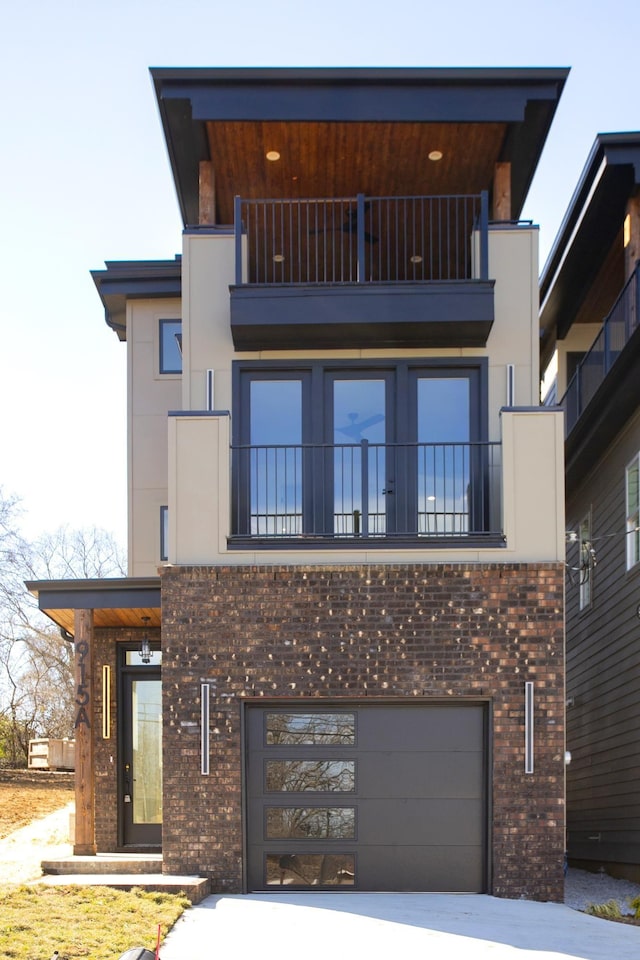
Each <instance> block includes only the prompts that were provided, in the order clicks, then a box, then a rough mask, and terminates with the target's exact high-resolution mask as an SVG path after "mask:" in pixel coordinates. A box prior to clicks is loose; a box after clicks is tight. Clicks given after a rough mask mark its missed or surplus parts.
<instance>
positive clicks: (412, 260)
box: [409, 253, 422, 263]
mask: <svg viewBox="0 0 640 960" xmlns="http://www.w3.org/2000/svg"><path fill="white" fill-rule="evenodd" d="M409 262H410V263H422V257H421V256H420V254H419V253H414V255H413V256H412V257H409Z"/></svg>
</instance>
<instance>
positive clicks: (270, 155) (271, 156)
mask: <svg viewBox="0 0 640 960" xmlns="http://www.w3.org/2000/svg"><path fill="white" fill-rule="evenodd" d="M279 159H280V154H279V153H278V151H277V150H267V160H273V161H275V160H279Z"/></svg>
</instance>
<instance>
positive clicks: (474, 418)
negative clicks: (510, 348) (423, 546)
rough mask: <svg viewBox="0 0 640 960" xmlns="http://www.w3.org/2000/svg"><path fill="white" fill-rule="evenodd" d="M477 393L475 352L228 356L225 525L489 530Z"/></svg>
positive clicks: (334, 532)
mask: <svg viewBox="0 0 640 960" xmlns="http://www.w3.org/2000/svg"><path fill="white" fill-rule="evenodd" d="M486 394H487V387H486V361H484V360H482V361H477V360H473V361H465V360H456V361H455V363H454V362H452V361H446V360H435V361H433V362H429V364H426V363H425V362H424V361H412V360H395V361H394V360H389V361H380V362H377V363H376V362H372V363H364V362H363V363H361V364H346V363H339V362H338V363H336V362H334V363H322V362H312V361H309V362H308V363H302V364H298V363H295V362H291V363H286V362H283V363H282V364H280V365H278V366H277V367H275V366H273V367H272V366H270V365H268V364H266V363H261V362H254V363H243V362H241V361H238V362H236V364H234V411H236V415H235V416H234V421H233V423H234V442H233V446H234V489H233V497H234V506H233V509H234V533H235V534H240V535H248V536H251V537H276V536H277V537H300V536H309V535H316V536H332V537H358V536H387V535H398V534H399V535H405V534H411V535H424V536H426V535H433V534H437V535H446V536H456V535H462V534H468V533H469V532H470V531H471V530H472V529H473V528H474V527H475V529H478V530H484V529H486V527H485V526H478V524H479V523H481V524H485V523H486V520H485V519H484V517H485V509H484V507H485V504H484V500H485V493H486V490H484V489H483V491H482V492H480V488H479V487H478V484H477V483H476V482H475V481H476V480H477V479H479V478H480V477H481V474H482V472H483V471H484V472H486V469H485V468H486V463H485V462H484V458H485V456H486V453H487V451H486V449H485V450H481V449H480V444H481V441H482V440H484V438H485V437H486ZM472 480H473V481H474V482H472ZM481 515H482V517H483V519H482V520H480V519H479V518H480V516H481Z"/></svg>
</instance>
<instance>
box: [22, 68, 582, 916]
mask: <svg viewBox="0 0 640 960" xmlns="http://www.w3.org/2000/svg"><path fill="white" fill-rule="evenodd" d="M152 75H153V80H154V83H155V90H156V94H157V99H158V104H159V107H160V114H161V118H162V123H163V128H164V134H165V137H166V141H167V146H168V150H169V156H170V160H171V166H172V170H173V176H174V180H175V185H176V189H177V194H178V199H179V203H180V209H181V211H182V217H183V221H184V234H183V247H182V254H181V257H180V258H177V259H176V260H175V261H167V262H151V263H148V262H140V263H118V262H109V263H107V265H106V269H105V270H100V271H96V272H95V273H94V274H93V277H94V280H95V283H96V286H97V289H98V292H99V294H100V296H101V298H102V301H103V303H104V305H105V309H106V317H107V322H108V323H109V324H110V325H111V326H112V327H113V328H114V330H115V331H116V332H117V334H118V336H119V337H120V339H121V340H123V341H124V342H126V349H127V363H128V449H129V472H128V478H129V480H128V482H129V558H130V560H129V563H130V569H129V573H130V577H129V578H128V579H126V580H122V581H100V582H90V581H87V582H78V581H74V582H64V581H63V582H49V583H33V584H30V588H31V589H32V590H33V591H34V592H36V593H37V594H38V596H39V603H40V607H41V608H42V609H43V610H45V611H46V612H47V613H48V614H49V615H50V616H51V617H52V618H53V619H54V620H55V621H56V622H57V623H59V624H60V625H61V627H63V628H64V629H65V630H67V631H68V632H69V633H71V634H73V635H74V637H75V645H76V655H77V671H78V672H77V675H78V700H77V702H78V719H77V730H76V737H77V744H78V746H77V754H78V763H79V768H78V769H79V772H78V786H77V826H76V845H75V851H76V853H78V854H80V853H89V854H90V853H92V852H95V850H96V848H97V849H98V850H102V851H109V850H112V851H113V850H136V849H138V850H140V849H142V850H144V849H154V848H159V847H160V844H161V846H162V853H163V869H164V871H165V872H167V873H175V872H179V873H194V874H200V875H203V876H208V877H210V878H211V881H212V885H213V889H216V890H223V891H234V892H238V891H242V890H263V889H274V890H277V889H280V888H281V887H283V886H286V887H287V888H288V889H291V888H293V889H295V888H307V887H313V888H317V889H325V888H331V887H335V886H340V888H341V889H349V888H352V889H355V890H449V891H485V892H490V893H492V894H494V895H496V896H505V897H530V898H535V899H549V900H561V899H562V897H563V873H562V866H563V855H564V842H565V838H564V777H565V770H564V753H565V742H564V700H565V693H564V673H563V671H564V664H563V642H564V628H563V622H564V621H563V618H564V608H563V594H564V554H565V543H564V531H565V524H564V513H563V509H564V500H563V470H564V465H563V427H562V413H561V412H560V411H559V410H552V409H545V408H543V407H541V406H540V404H539V387H538V385H539V338H538V231H537V228H536V227H535V226H533V225H532V224H531V223H530V222H521V221H520V220H519V217H520V213H521V210H522V205H523V202H524V199H525V196H526V193H527V190H528V188H529V185H530V182H531V179H532V177H533V175H534V173H535V170H536V165H537V163H538V160H539V157H540V153H541V151H542V148H543V145H544V142H545V139H546V135H547V132H548V129H549V126H550V123H551V121H552V118H553V115H554V112H555V109H556V106H557V102H558V98H559V96H560V94H561V91H562V88H563V85H564V82H565V79H566V75H567V71H566V70H564V69H546V68H545V69H398V70H396V69H236V70H228V69H156V70H153V71H152ZM105 469H108V463H107V462H105ZM141 638H144V639H145V640H150V641H151V645H150V646H151V650H150V652H146V651H145V652H144V655H141V654H140V648H141ZM161 718H162V723H161V722H160V721H161ZM94 793H95V796H94Z"/></svg>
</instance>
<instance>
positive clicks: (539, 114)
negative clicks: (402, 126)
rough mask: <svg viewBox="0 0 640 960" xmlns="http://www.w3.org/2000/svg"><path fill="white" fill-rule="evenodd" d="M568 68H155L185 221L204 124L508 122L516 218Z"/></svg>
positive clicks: (190, 217) (193, 203) (204, 155)
mask: <svg viewBox="0 0 640 960" xmlns="http://www.w3.org/2000/svg"><path fill="white" fill-rule="evenodd" d="M568 73H569V70H568V68H565V67H561V68H559V67H541V68H529V67H522V68H519V67H508V68H484V67H467V68H464V67H460V68H404V69H396V68H326V69H324V68H323V69H321V68H296V69H284V68H274V69H270V68H225V69H218V68H162V67H154V68H151V76H152V79H153V83H154V86H155V92H156V97H157V101H158V107H159V111H160V116H161V119H162V125H163V129H164V134H165V139H166V143H167V149H168V152H169V159H170V162H171V167H172V171H173V177H174V181H175V185H176V190H177V194H178V202H179V205H180V210H181V214H182V218H183V222H184V224H185V225H187V224H189V223H196V222H197V220H198V206H197V204H198V197H197V188H198V168H199V163H200V161H201V160H209V159H210V156H209V148H208V142H207V136H206V128H205V124H206V121H207V120H246V121H256V122H259V121H268V120H282V121H310V122H313V121H318V122H319V121H352V122H358V121H362V122H366V121H397V122H399V123H401V122H405V121H418V122H424V123H427V122H485V123H486V122H503V123H507V124H508V125H509V132H508V136H507V143H506V144H505V153H504V156H503V157H502V159H503V160H509V161H510V162H511V163H512V164H513V165H514V166H515V169H514V183H515V189H512V200H513V205H514V210H516V214H515V215H519V212H520V210H521V209H522V206H523V204H524V200H525V197H526V192H527V190H528V187H529V184H530V182H531V179H532V177H533V174H534V172H535V169H536V166H537V163H538V159H539V156H540V153H541V152H542V148H543V146H544V142H545V140H546V136H547V132H548V130H549V126H550V124H551V121H552V119H553V116H554V113H555V110H556V107H557V104H558V100H559V98H560V95H561V93H562V90H563V88H564V84H565V82H566V79H567V76H568Z"/></svg>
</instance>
